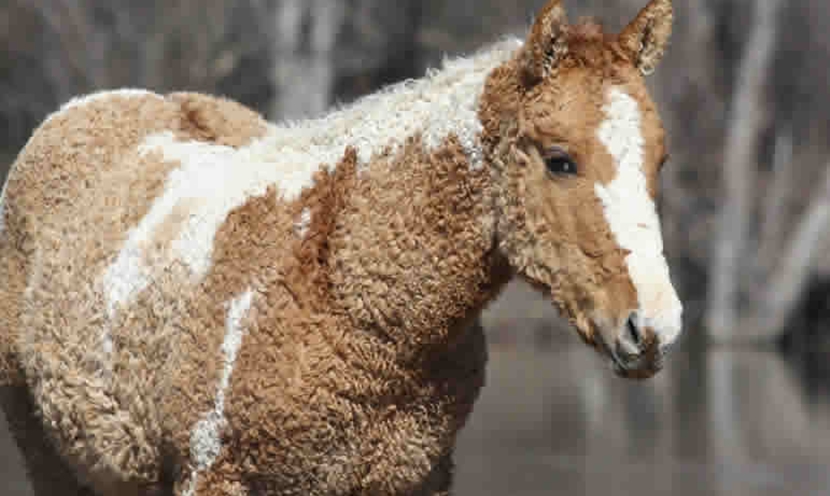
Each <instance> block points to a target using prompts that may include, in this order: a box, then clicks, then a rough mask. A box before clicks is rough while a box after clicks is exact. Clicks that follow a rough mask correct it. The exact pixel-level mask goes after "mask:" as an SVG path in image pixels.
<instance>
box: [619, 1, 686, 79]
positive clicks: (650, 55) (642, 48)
mask: <svg viewBox="0 0 830 496" xmlns="http://www.w3.org/2000/svg"><path fill="white" fill-rule="evenodd" d="M673 19H674V11H673V9H672V3H671V0H651V2H649V4H648V5H647V6H646V8H644V9H643V10H642V11H641V12H640V14H639V15H638V16H637V18H636V19H634V20H633V21H631V24H629V25H628V26H627V27H626V28H625V29H623V31H622V33H620V36H619V43H620V46H622V48H623V49H624V50H626V51H627V52H628V53H629V56H630V57H631V60H632V61H633V62H634V65H636V66H637V68H638V69H639V70H640V72H642V73H643V74H645V75H649V74H651V73H652V72H654V69H655V68H656V67H657V64H658V63H660V59H661V58H663V52H665V51H666V46H668V44H669V38H670V37H671V30H672V21H673Z"/></svg>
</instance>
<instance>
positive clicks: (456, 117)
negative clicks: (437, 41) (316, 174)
mask: <svg viewBox="0 0 830 496" xmlns="http://www.w3.org/2000/svg"><path fill="white" fill-rule="evenodd" d="M520 47H521V42H520V41H519V40H517V39H508V40H505V41H502V42H500V43H497V44H495V45H493V46H491V47H489V48H487V49H485V50H483V51H481V52H479V53H478V54H476V55H474V56H472V57H470V58H461V59H456V60H449V61H446V62H445V63H444V67H443V68H442V69H441V70H433V71H430V72H428V73H427V76H426V77H425V78H422V79H418V80H413V81H406V82H403V83H400V84H397V85H393V86H391V87H389V88H387V89H385V90H382V91H380V92H378V93H374V94H372V95H368V96H366V97H363V98H361V99H360V100H358V101H357V102H355V103H353V104H351V105H348V106H346V107H344V108H342V109H340V110H338V111H336V112H332V113H331V114H329V115H327V116H325V117H322V118H320V119H314V120H307V121H300V122H297V123H289V124H287V125H286V126H285V127H282V126H281V127H279V128H277V129H276V130H275V133H274V134H273V136H272V137H270V138H269V140H270V142H271V144H270V148H271V150H272V151H273V153H274V154H275V158H278V155H282V154H287V156H285V160H284V161H283V163H293V161H294V160H299V161H300V162H301V163H302V162H305V163H308V162H310V166H311V167H313V168H315V169H316V168H317V165H318V164H320V163H323V164H329V165H333V164H336V163H337V162H338V161H339V160H340V159H341V158H342V156H343V152H344V151H345V149H346V147H348V146H353V147H355V148H356V149H357V154H358V161H359V162H360V163H361V164H365V163H368V162H369V160H370V159H371V158H372V156H373V155H375V154H378V153H382V152H383V151H384V149H386V148H387V147H389V148H390V149H391V151H393V152H394V151H395V150H397V149H399V147H401V146H402V145H403V144H404V143H405V142H406V139H407V138H409V137H412V136H415V135H416V134H418V133H420V134H421V136H422V138H423V141H424V144H425V145H426V147H427V148H428V149H435V148H438V147H440V146H441V145H442V144H443V142H444V139H446V138H447V136H449V135H450V134H452V133H455V134H456V135H457V136H458V138H459V140H460V141H461V145H462V147H463V148H464V151H465V152H466V153H467V155H468V156H469V157H470V160H471V163H472V164H473V166H476V167H478V166H480V165H481V161H482V158H483V157H482V150H481V144H480V143H479V135H480V134H481V131H482V126H481V122H480V121H479V120H478V102H479V98H480V96H481V94H482V92H483V91H484V83H485V81H486V79H487V76H488V75H489V74H490V72H491V71H492V70H493V69H495V68H496V67H498V66H499V65H501V64H502V63H504V62H506V61H507V60H509V59H510V58H511V57H512V56H513V54H514V53H515V51H516V50H517V49H518V48H520Z"/></svg>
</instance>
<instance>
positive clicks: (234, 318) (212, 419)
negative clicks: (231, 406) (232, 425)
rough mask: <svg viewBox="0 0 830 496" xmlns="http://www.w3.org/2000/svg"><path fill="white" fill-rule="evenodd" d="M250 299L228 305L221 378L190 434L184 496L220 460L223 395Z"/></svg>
mask: <svg viewBox="0 0 830 496" xmlns="http://www.w3.org/2000/svg"><path fill="white" fill-rule="evenodd" d="M252 298H253V292H252V291H251V290H248V291H246V292H245V293H243V294H242V295H240V296H239V297H237V298H236V299H234V300H233V301H232V302H231V303H230V305H229V308H228V313H227V316H226V317H225V340H224V341H223V342H222V358H223V365H222V375H221V377H220V378H219V384H218V386H217V388H216V396H214V404H213V410H211V411H209V412H207V413H205V414H204V415H203V416H202V419H201V420H200V421H199V422H197V423H196V425H195V427H194V428H193V432H191V434H190V457H191V459H192V461H193V470H192V472H191V474H190V481H189V484H188V486H187V489H186V490H185V491H184V494H185V495H186V496H191V495H192V494H193V493H194V490H195V489H196V482H197V480H198V476H199V473H200V472H204V471H205V470H207V469H209V468H210V467H211V466H212V465H213V464H214V462H216V459H217V458H218V457H219V451H220V450H221V448H222V441H221V436H220V434H221V433H220V431H221V430H222V427H224V426H225V423H226V421H227V420H226V419H225V394H226V392H227V390H228V387H229V386H230V383H231V374H232V373H233V367H234V364H235V363H236V356H237V354H238V353H239V348H240V347H241V346H242V337H243V334H244V328H243V327H242V319H244V318H245V315H246V314H247V313H248V310H249V309H250V308H251V300H252Z"/></svg>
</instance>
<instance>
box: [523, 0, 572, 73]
mask: <svg viewBox="0 0 830 496" xmlns="http://www.w3.org/2000/svg"><path fill="white" fill-rule="evenodd" d="M567 25H568V16H567V14H566V12H565V7H564V6H562V0H549V1H548V3H547V5H545V6H544V7H543V8H542V10H541V11H540V12H539V15H538V16H537V17H536V21H535V22H534V23H533V27H532V28H530V34H528V37H527V41H526V42H525V46H524V48H522V51H521V53H520V54H519V70H520V71H521V76H522V82H523V83H524V84H525V86H528V87H531V86H533V85H535V84H537V83H539V82H540V81H542V80H543V79H545V77H547V75H548V74H550V72H551V70H553V68H554V67H556V64H557V63H558V62H559V60H560V59H561V58H562V57H563V56H564V55H565V53H567V51H568V46H567V43H566V41H565V29H566V27H567Z"/></svg>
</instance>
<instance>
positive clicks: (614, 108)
mask: <svg viewBox="0 0 830 496" xmlns="http://www.w3.org/2000/svg"><path fill="white" fill-rule="evenodd" d="M604 110H605V113H606V120H605V122H603V123H602V125H601V126H600V128H599V130H598V136H599V139H600V141H601V142H602V143H603V144H604V145H605V147H606V148H607V149H608V152H609V153H610V154H611V156H612V157H614V160H615V162H616V165H617V176H616V177H615V178H614V180H613V181H611V182H610V183H609V184H607V185H603V184H597V185H596V194H597V196H598V197H599V199H600V200H601V201H602V204H603V206H604V207H605V218H606V220H607V221H608V224H609V226H610V228H611V231H612V232H613V233H614V235H615V237H616V240H617V243H618V244H619V245H620V247H621V248H624V249H626V250H629V251H630V252H631V253H630V254H629V255H628V256H627V257H626V264H627V266H628V273H629V275H630V277H631V281H632V283H633V284H634V287H635V289H636V290H637V298H638V300H639V305H640V308H639V309H637V310H638V315H639V319H640V322H638V324H639V325H640V326H644V327H645V326H647V327H652V328H653V329H654V331H655V332H657V333H658V337H659V338H660V340H661V342H662V343H663V344H669V343H671V342H672V341H674V340H675V339H676V338H677V336H678V334H679V333H680V330H681V325H682V321H681V314H682V305H681V303H680V299H679V298H678V297H677V293H676V292H675V290H674V287H673V286H672V283H671V278H670V276H669V268H668V265H667V263H666V259H665V257H664V256H663V236H662V233H661V231H660V219H659V217H658V216H657V209H656V207H655V205H654V201H653V200H652V198H651V195H649V192H648V185H647V182H646V177H645V174H644V172H643V162H644V159H645V150H644V147H645V140H644V138H643V134H642V114H641V112H640V106H639V104H638V103H637V101H636V100H634V99H633V98H632V97H631V96H629V95H628V94H626V93H625V92H624V91H622V90H621V89H619V88H612V89H611V90H610V91H609V94H608V103H607V104H606V106H605V108H604Z"/></svg>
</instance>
